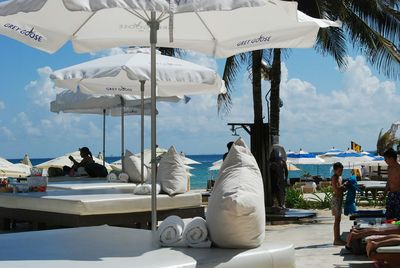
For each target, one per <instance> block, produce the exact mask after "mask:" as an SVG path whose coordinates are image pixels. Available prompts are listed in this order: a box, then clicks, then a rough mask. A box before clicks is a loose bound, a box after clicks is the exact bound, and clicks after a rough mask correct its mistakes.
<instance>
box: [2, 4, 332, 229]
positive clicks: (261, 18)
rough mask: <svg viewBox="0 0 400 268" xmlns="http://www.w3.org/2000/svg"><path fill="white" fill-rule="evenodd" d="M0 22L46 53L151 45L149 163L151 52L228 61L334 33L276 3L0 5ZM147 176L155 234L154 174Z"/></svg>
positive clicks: (4, 31) (153, 78)
mask: <svg viewBox="0 0 400 268" xmlns="http://www.w3.org/2000/svg"><path fill="white" fill-rule="evenodd" d="M168 18H169V20H168ZM243 22H246V23H243ZM0 23H1V24H0V25H2V27H0V33H1V34H4V35H6V36H9V37H11V38H14V39H17V40H19V41H21V42H24V43H25V44H27V45H30V46H32V47H35V48H38V49H41V50H44V51H47V52H55V51H57V50H58V49H59V48H60V47H61V46H62V45H63V44H64V43H66V42H67V41H69V40H71V41H72V43H73V46H74V48H75V50H76V51H77V52H89V51H94V50H100V49H104V48H110V47H116V46H123V45H126V46H132V45H140V46H148V45H150V46H151V98H152V120H151V129H152V139H151V144H152V158H153V159H155V157H156V155H155V146H156V136H155V133H156V117H155V110H156V103H155V98H156V77H157V74H156V45H159V46H160V47H173V48H183V49H192V50H196V51H200V52H204V53H208V54H211V55H214V56H219V57H227V56H231V55H234V54H237V53H241V52H247V51H252V50H258V49H264V48H276V47H278V48H296V47H312V46H313V45H314V43H315V40H316V36H317V33H318V30H319V28H320V27H329V26H340V25H339V24H338V23H333V22H331V21H327V20H316V19H313V18H310V17H308V16H306V15H305V14H303V13H301V12H298V11H297V3H296V2H286V1H278V0H224V1H215V0H204V1H197V0H188V1H177V0H173V1H167V0H129V1H128V0H108V1H97V0H63V1H61V0H53V1H49V0H25V1H23V2H22V1H20V0H13V1H7V2H3V3H1V4H0ZM146 24H147V25H146ZM148 27H149V28H150V32H149V29H148ZM149 37H150V38H149ZM153 166H154V167H155V163H153ZM152 176H153V178H152V185H153V187H152V189H153V191H152V229H153V230H155V229H156V200H155V195H156V187H155V186H156V178H155V172H153V175H152Z"/></svg>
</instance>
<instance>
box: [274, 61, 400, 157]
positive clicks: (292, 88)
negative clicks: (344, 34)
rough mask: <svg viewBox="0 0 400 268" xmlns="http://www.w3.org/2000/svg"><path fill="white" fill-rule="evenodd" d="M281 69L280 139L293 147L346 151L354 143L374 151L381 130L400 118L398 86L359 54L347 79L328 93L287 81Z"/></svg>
mask: <svg viewBox="0 0 400 268" xmlns="http://www.w3.org/2000/svg"><path fill="white" fill-rule="evenodd" d="M282 66H283V73H282V74H283V75H282V84H281V98H282V99H283V102H284V107H283V108H282V110H281V111H282V113H281V135H282V139H281V140H282V142H284V143H286V144H287V147H288V146H289V147H290V149H298V148H300V147H302V148H304V147H308V149H309V150H325V149H328V148H330V146H336V147H341V148H342V149H346V148H347V147H349V146H350V141H352V140H354V141H357V142H359V143H361V144H362V145H365V146H366V147H367V148H366V149H374V148H375V144H376V138H377V136H378V132H379V130H380V129H381V128H388V127H389V126H390V124H391V123H392V122H393V121H396V120H398V119H399V111H400V110H399V108H398V107H400V95H399V94H398V92H396V84H395V83H394V82H393V81H389V80H386V81H381V80H380V79H379V78H378V77H377V76H375V75H374V74H373V73H372V71H371V69H370V67H369V66H368V65H367V64H366V61H365V59H364V58H363V57H361V56H358V57H356V58H350V57H349V58H348V68H347V70H345V71H343V81H338V82H337V84H334V85H325V87H326V89H328V90H326V89H325V90H323V89H317V88H315V86H314V85H312V84H311V83H309V82H307V81H302V80H300V79H296V78H289V77H288V70H287V68H286V66H285V65H284V64H283V65H282Z"/></svg>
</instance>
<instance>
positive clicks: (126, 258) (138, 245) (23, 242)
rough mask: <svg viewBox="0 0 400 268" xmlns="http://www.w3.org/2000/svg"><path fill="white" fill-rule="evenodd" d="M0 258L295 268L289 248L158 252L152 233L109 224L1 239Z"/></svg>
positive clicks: (63, 263) (45, 266)
mask: <svg viewBox="0 0 400 268" xmlns="http://www.w3.org/2000/svg"><path fill="white" fill-rule="evenodd" d="M0 260H1V262H0V266H1V267H7V268H16V267H29V268H36V267H37V268H54V267H57V268H71V267H74V268H92V267H96V268H97V267H98V268H106V267H110V268H111V267H112V268H114V267H118V268H132V267H146V268H151V267H185V268H190V267H196V268H199V267H202V268H203V267H219V268H224V267H233V268H242V267H252V268H259V267H260V268H261V267H262V268H292V267H293V268H294V267H295V261H294V249H293V246H292V245H287V244H286V245H285V244H274V245H270V244H263V245H262V246H261V247H259V248H256V249H250V250H232V249H218V248H211V249H190V248H159V246H158V245H157V243H155V242H154V237H153V235H152V232H151V231H147V230H137V229H127V228H118V227H109V226H97V227H84V228H73V229H59V230H49V231H41V232H25V233H15V234H5V235H1V236H0Z"/></svg>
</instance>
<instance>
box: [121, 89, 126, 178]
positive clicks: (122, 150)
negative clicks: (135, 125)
mask: <svg viewBox="0 0 400 268" xmlns="http://www.w3.org/2000/svg"><path fill="white" fill-rule="evenodd" d="M124 154H125V101H124V98H123V97H122V96H121V165H122V172H125V164H124Z"/></svg>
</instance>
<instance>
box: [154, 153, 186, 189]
mask: <svg viewBox="0 0 400 268" xmlns="http://www.w3.org/2000/svg"><path fill="white" fill-rule="evenodd" d="M187 177H188V174H187V171H186V167H185V164H184V161H183V158H182V156H181V155H180V154H179V153H177V152H176V150H175V147H173V146H171V148H169V150H168V152H167V153H165V154H164V155H163V156H162V158H161V160H160V165H159V167H158V170H157V181H158V182H159V183H160V184H161V189H162V191H163V192H165V193H167V194H169V195H175V194H183V193H186V191H187V181H188V178H187Z"/></svg>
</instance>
